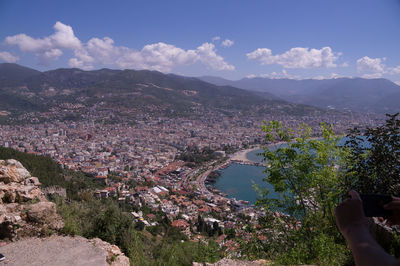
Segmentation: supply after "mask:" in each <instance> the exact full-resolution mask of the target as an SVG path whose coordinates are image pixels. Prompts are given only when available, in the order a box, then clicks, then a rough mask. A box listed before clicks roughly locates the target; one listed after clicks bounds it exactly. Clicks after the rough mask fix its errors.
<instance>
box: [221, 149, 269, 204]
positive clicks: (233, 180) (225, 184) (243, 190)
mask: <svg viewBox="0 0 400 266" xmlns="http://www.w3.org/2000/svg"><path fill="white" fill-rule="evenodd" d="M262 151H263V150H255V151H252V152H250V153H248V154H247V158H248V159H249V160H252V161H255V162H261V161H262V157H261V156H258V155H257V154H258V153H260V152H262ZM264 169H265V168H264V167H261V166H254V165H241V164H237V163H234V164H231V165H230V166H228V167H227V168H226V169H222V170H221V176H220V177H219V178H217V181H216V182H215V183H214V187H215V188H217V189H219V190H220V191H222V192H224V193H226V194H227V195H228V197H229V198H236V199H237V200H246V201H248V202H249V203H250V204H254V203H255V202H256V199H257V196H258V195H257V193H256V191H255V190H254V188H253V182H254V183H255V184H258V185H259V186H261V187H267V188H270V189H272V186H271V185H270V184H268V183H266V182H264V181H262V179H263V178H264V177H265V174H264ZM270 196H271V197H277V195H276V194H274V193H270Z"/></svg>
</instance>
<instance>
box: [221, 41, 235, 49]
mask: <svg viewBox="0 0 400 266" xmlns="http://www.w3.org/2000/svg"><path fill="white" fill-rule="evenodd" d="M234 43H235V42H234V41H232V40H229V39H226V40H225V41H223V42H222V43H221V45H222V46H223V47H231V46H232V45H233V44H234Z"/></svg>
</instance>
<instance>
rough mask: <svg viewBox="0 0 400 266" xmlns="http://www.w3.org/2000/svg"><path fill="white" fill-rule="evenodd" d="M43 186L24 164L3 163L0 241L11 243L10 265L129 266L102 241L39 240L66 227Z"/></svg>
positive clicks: (8, 248) (1, 249) (6, 248)
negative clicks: (44, 191) (42, 189)
mask: <svg viewBox="0 0 400 266" xmlns="http://www.w3.org/2000/svg"><path fill="white" fill-rule="evenodd" d="M39 186H40V183H39V180H38V178H36V177H32V176H31V175H30V173H29V172H28V171H27V170H26V169H25V168H24V167H23V166H22V164H21V163H20V162H18V161H16V160H13V159H10V160H6V161H4V160H0V241H2V243H4V244H5V243H7V244H6V245H5V246H2V247H0V252H1V253H3V254H4V255H5V256H6V262H7V263H8V264H11V265H108V264H111V265H115V266H117V265H118V266H123V265H129V259H128V258H127V257H126V256H124V254H123V253H122V252H121V251H120V249H119V248H118V247H117V246H115V245H111V244H109V243H107V242H104V241H102V240H100V239H91V240H88V239H85V238H82V237H75V238H72V237H63V236H57V235H55V234H54V235H53V236H51V237H46V238H39V237H44V236H49V235H50V234H52V233H57V232H59V231H60V230H61V229H62V228H63V226H64V222H63V220H62V218H61V217H60V216H59V215H58V214H57V212H56V205H55V204H54V203H53V202H49V201H48V200H47V199H46V197H45V194H44V193H43V192H42V191H41V189H40V187H39ZM84 250H86V251H85V252H84ZM32 255H34V256H32ZM100 262H101V263H100Z"/></svg>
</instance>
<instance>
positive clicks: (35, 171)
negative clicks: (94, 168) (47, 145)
mask: <svg viewBox="0 0 400 266" xmlns="http://www.w3.org/2000/svg"><path fill="white" fill-rule="evenodd" d="M7 159H15V160H17V161H19V162H21V164H22V165H23V166H24V167H25V168H26V169H27V170H28V171H29V172H30V173H31V175H32V176H36V177H37V178H38V179H39V181H40V183H41V184H42V187H49V186H60V187H63V188H65V189H66V190H67V196H68V198H70V199H77V198H78V197H79V194H80V193H81V192H83V191H86V190H91V189H94V188H101V187H102V186H101V185H100V184H99V183H97V182H96V181H95V180H94V178H93V176H90V175H87V174H85V173H83V172H78V171H72V170H69V169H63V168H61V166H60V165H59V164H58V163H57V162H56V161H54V160H53V159H51V158H50V157H48V156H43V155H35V154H28V153H25V152H20V151H17V150H14V149H11V148H4V147H0V160H7Z"/></svg>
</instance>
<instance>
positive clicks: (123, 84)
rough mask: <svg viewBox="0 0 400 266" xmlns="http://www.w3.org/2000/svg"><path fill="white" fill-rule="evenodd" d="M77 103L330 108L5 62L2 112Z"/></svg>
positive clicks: (183, 81)
mask: <svg viewBox="0 0 400 266" xmlns="http://www.w3.org/2000/svg"><path fill="white" fill-rule="evenodd" d="M77 104H78V105H79V106H81V107H83V108H86V109H87V108H94V107H99V106H100V107H102V108H103V107H104V108H108V109H112V108H114V109H118V110H122V109H124V110H128V109H129V110H136V111H137V112H145V113H157V114H161V115H193V114H196V113H204V112H216V113H218V112H221V113H224V114H234V113H236V114H237V113H241V114H245V115H262V114H265V113H274V114H279V113H281V114H291V115H304V114H308V115H312V114H322V113H325V112H326V111H325V110H322V109H320V108H315V107H311V106H307V105H302V104H293V103H289V102H287V101H284V100H282V99H279V98H278V97H276V96H274V95H272V94H270V93H266V92H251V91H248V90H244V89H240V88H235V87H232V86H229V85H222V86H219V85H215V84H211V83H208V82H205V81H202V80H200V79H198V78H191V77H183V76H178V75H173V74H163V73H160V72H157V71H148V70H140V71H136V70H111V69H100V70H93V71H84V70H81V69H76V68H69V69H65V68H64V69H56V70H50V71H45V72H40V71H37V70H34V69H30V68H27V67H23V66H20V65H17V64H9V63H4V64H0V111H8V112H11V113H19V114H20V113H23V112H29V111H41V112H45V111H48V110H51V109H53V110H56V109H57V108H60V106H65V105H69V106H71V105H77Z"/></svg>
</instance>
